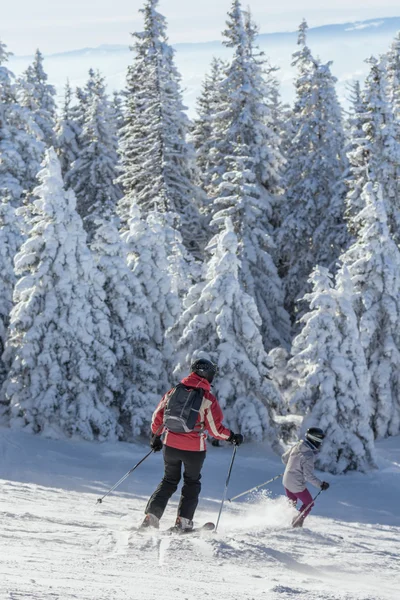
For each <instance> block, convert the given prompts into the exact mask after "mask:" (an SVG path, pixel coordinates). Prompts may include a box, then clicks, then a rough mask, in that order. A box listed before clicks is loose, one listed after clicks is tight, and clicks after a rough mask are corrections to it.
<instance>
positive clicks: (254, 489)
mask: <svg viewBox="0 0 400 600" xmlns="http://www.w3.org/2000/svg"><path fill="white" fill-rule="evenodd" d="M279 477H283V473H280V474H279V475H276V477H273V478H272V479H268V481H265V482H264V483H260V485H256V486H254V487H252V488H251V489H250V490H246V491H245V492H242V493H241V494H238V495H237V496H233V498H228V501H229V502H233V500H236V499H237V498H240V497H241V496H245V495H246V494H250V492H256V491H257V490H259V489H260V488H262V487H264V485H268V483H272V482H273V481H276V480H277V479H279Z"/></svg>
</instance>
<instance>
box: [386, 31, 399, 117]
mask: <svg viewBox="0 0 400 600" xmlns="http://www.w3.org/2000/svg"><path fill="white" fill-rule="evenodd" d="M386 73H387V80H388V90H387V91H388V98H389V102H390V103H391V105H392V109H393V112H394V116H395V118H396V120H397V121H400V32H398V33H397V35H396V37H395V38H394V40H393V43H392V45H391V47H390V50H389V52H388V53H387V61H386Z"/></svg>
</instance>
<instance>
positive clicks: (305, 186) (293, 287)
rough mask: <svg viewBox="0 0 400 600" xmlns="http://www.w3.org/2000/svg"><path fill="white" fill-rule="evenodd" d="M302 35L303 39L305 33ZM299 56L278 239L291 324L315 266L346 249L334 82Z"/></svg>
mask: <svg viewBox="0 0 400 600" xmlns="http://www.w3.org/2000/svg"><path fill="white" fill-rule="evenodd" d="M300 35H301V36H304V33H303V31H301V33H300ZM301 39H302V38H301ZM300 54H301V56H302V58H301V60H300V58H299V60H298V68H299V74H298V80H297V84H296V88H297V89H296V94H297V97H296V102H295V110H294V115H293V119H292V126H293V131H292V143H291V144H290V149H289V151H288V154H287V156H288V160H287V168H286V173H285V176H284V187H285V189H286V196H285V202H284V205H283V215H282V217H283V218H282V224H281V228H280V231H279V233H278V236H277V240H278V247H279V253H280V257H281V258H280V271H281V274H282V276H283V277H284V284H285V291H286V301H285V302H286V308H287V310H288V311H289V313H290V314H291V316H292V318H295V315H296V301H297V300H298V299H299V298H301V297H302V296H303V295H304V293H305V291H306V289H307V281H308V277H309V274H310V273H311V271H312V269H313V267H314V265H315V264H320V265H322V266H327V267H329V266H331V265H334V263H335V261H336V259H337V257H338V256H339V254H340V252H341V250H342V249H343V248H344V247H345V246H346V244H347V230H346V227H345V225H344V219H343V215H344V196H345V191H346V190H345V187H344V184H343V176H344V173H345V169H346V157H345V154H344V145H345V141H344V133H343V126H342V118H341V109H340V106H339V102H338V99H337V96H336V91H335V83H336V79H335V78H334V77H333V76H332V74H331V71H330V63H328V64H326V65H323V64H321V63H319V62H317V61H313V64H312V66H311V57H310V54H309V51H308V50H307V51H306V47H305V46H303V51H302V52H301V53H300Z"/></svg>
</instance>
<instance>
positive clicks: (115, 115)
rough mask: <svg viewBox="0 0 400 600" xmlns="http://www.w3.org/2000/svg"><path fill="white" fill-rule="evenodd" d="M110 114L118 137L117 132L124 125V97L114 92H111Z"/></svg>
mask: <svg viewBox="0 0 400 600" xmlns="http://www.w3.org/2000/svg"><path fill="white" fill-rule="evenodd" d="M111 113H112V123H113V125H114V129H115V132H116V134H117V135H119V130H120V129H122V127H123V126H124V125H125V103H124V96H123V95H122V94H121V93H120V92H118V91H116V90H114V91H113V96H112V101H111Z"/></svg>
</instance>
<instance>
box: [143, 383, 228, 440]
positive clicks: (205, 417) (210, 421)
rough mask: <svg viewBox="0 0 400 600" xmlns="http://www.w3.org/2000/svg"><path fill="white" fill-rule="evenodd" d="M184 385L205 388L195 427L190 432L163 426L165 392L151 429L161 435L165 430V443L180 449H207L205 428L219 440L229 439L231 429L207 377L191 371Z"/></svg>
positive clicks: (154, 415)
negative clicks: (180, 431)
mask: <svg viewBox="0 0 400 600" xmlns="http://www.w3.org/2000/svg"><path fill="white" fill-rule="evenodd" d="M182 383H183V384H184V385H187V386H190V387H201V388H203V389H204V397H203V402H202V404H201V407H200V412H199V417H198V419H197V422H196V425H195V429H194V430H193V431H191V432H190V433H173V432H172V431H168V429H165V428H164V427H163V422H164V409H165V405H166V403H167V394H168V393H169V392H167V394H165V395H164V396H163V397H162V399H161V402H160V403H159V405H158V406H157V408H156V410H155V411H154V413H153V419H152V422H151V431H152V432H153V434H157V435H161V434H162V433H163V432H164V431H165V437H164V444H165V445H166V446H171V448H178V449H179V450H192V451H193V452H199V451H201V450H205V449H206V437H207V434H206V433H205V430H206V431H208V433H209V434H210V435H212V437H214V438H216V439H217V440H227V439H228V438H229V437H230V435H231V431H230V430H229V429H227V428H226V427H225V426H224V425H223V424H222V419H223V418H224V416H223V414H222V410H221V407H220V405H219V404H218V401H217V399H216V397H215V396H213V395H212V394H211V393H210V389H211V386H210V384H209V382H208V381H207V380H206V379H203V377H199V375H196V373H191V374H190V375H189V376H188V377H185V378H184V379H182Z"/></svg>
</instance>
